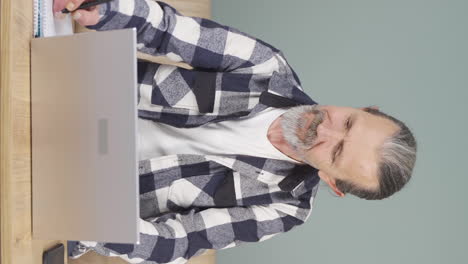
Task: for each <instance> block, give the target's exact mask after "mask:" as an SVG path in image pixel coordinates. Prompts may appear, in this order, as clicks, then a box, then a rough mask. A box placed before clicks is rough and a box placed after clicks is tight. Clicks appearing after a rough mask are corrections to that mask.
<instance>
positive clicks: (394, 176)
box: [54, 0, 416, 263]
mask: <svg viewBox="0 0 468 264" xmlns="http://www.w3.org/2000/svg"><path fill="white" fill-rule="evenodd" d="M82 2H83V0H73V1H72V3H74V6H68V9H70V10H75V9H76V7H77V6H79V5H80V4H81V3H82ZM65 4H66V3H65V1H58V0H56V1H55V6H54V11H58V10H61V9H62V8H63V7H64V6H65ZM72 14H73V16H74V17H75V19H76V20H77V22H78V23H80V24H81V25H84V26H87V27H88V28H90V29H95V30H99V31H101V30H113V29H121V28H130V27H135V28H136V29H137V42H138V50H139V51H141V52H144V53H148V54H151V55H165V56H167V57H168V58H169V59H171V60H173V61H176V62H180V61H182V62H185V63H188V64H190V65H191V66H193V67H194V70H186V69H182V68H177V67H174V66H169V65H159V64H155V63H149V62H143V61H139V62H138V116H139V123H138V129H139V131H138V132H139V146H138V151H139V155H140V163H139V164H140V201H141V203H140V207H141V212H140V216H141V218H140V228H141V234H140V235H141V243H140V244H118V243H101V242H93V241H79V244H78V245H76V247H75V248H74V249H75V251H74V252H73V254H72V255H73V257H74V258H77V257H79V256H80V255H82V254H84V253H85V252H87V251H89V250H94V251H96V252H97V253H99V254H102V255H106V256H119V257H121V258H123V259H125V260H127V261H129V262H132V263H140V262H145V263H185V262H186V261H187V260H188V259H189V258H191V257H193V256H197V255H200V254H202V253H203V252H204V251H206V249H210V248H211V249H218V250H220V249H225V248H230V247H234V246H238V245H240V244H242V243H244V242H260V241H264V240H266V239H269V238H271V237H273V236H275V235H277V234H280V233H283V232H287V231H289V230H291V229H292V228H294V227H296V226H298V225H301V224H303V223H304V222H305V221H306V220H307V219H308V218H309V216H310V214H311V210H312V202H313V199H314V197H315V195H316V192H317V190H318V183H319V180H323V181H324V182H326V183H327V184H328V185H329V186H330V188H332V189H333V190H334V191H335V193H336V194H337V195H339V196H340V197H343V196H344V195H345V194H346V193H351V194H354V195H356V196H358V197H361V198H364V199H384V198H386V197H388V196H390V195H392V194H393V193H395V192H397V191H398V190H400V189H401V188H402V187H403V186H404V185H405V184H406V182H408V180H409V179H410V177H411V173H412V169H413V166H414V163H415V155H416V142H415V139H414V138H413V135H412V134H411V132H410V131H409V130H408V128H407V127H406V126H405V125H404V124H403V123H402V122H400V121H398V120H396V119H394V118H393V117H391V116H388V115H386V114H384V113H382V112H380V111H379V110H378V109H377V108H375V107H372V108H359V109H356V108H349V107H337V106H322V105H317V104H316V103H315V102H314V101H313V100H312V99H311V98H310V97H309V96H308V95H306V94H305V93H304V91H303V89H302V87H301V84H300V81H299V79H298V77H297V75H296V74H295V72H294V71H293V70H292V68H291V67H290V65H289V64H288V63H287V61H286V59H285V57H284V54H283V53H282V52H281V51H280V50H278V49H276V48H274V47H272V46H271V45H269V44H267V43H265V42H263V41H261V40H259V39H256V38H254V37H252V36H249V35H247V34H245V33H242V32H240V31H238V30H236V29H234V28H230V27H227V26H223V25H220V24H218V23H216V22H214V21H211V20H208V19H202V18H197V17H187V16H183V15H182V14H180V13H178V12H177V11H176V10H175V9H174V8H173V7H171V6H170V5H168V4H165V3H163V2H157V1H153V0H136V1H129V0H127V1H124V0H121V1H113V2H111V3H106V4H103V5H100V6H98V7H95V8H90V9H88V10H79V11H74V12H73V13H72Z"/></svg>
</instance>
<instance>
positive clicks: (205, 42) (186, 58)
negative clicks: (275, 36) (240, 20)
mask: <svg viewBox="0 0 468 264" xmlns="http://www.w3.org/2000/svg"><path fill="white" fill-rule="evenodd" d="M99 14H100V19H99V22H98V23H97V24H95V25H91V26H87V28H89V29H94V30H98V31H101V30H114V29H123V28H132V27H135V28H136V30H137V49H138V51H140V52H143V53H146V54H149V55H154V56H166V57H167V58H169V59H170V60H172V61H175V62H185V63H187V64H189V65H191V66H192V67H194V68H199V69H207V70H210V71H216V72H240V73H253V74H267V75H271V73H272V72H273V71H279V69H278V68H279V67H282V66H283V67H284V66H287V65H284V64H282V60H281V59H279V58H278V56H282V53H281V51H280V50H278V49H276V48H275V47H273V46H271V45H269V44H268V43H265V42H264V41H261V40H259V39H257V38H255V37H252V36H250V35H248V34H246V33H243V32H241V31H239V30H237V29H235V28H233V27H229V26H225V25H221V24H219V23H217V22H215V21H212V20H210V19H205V18H200V17H190V16H184V15H182V14H181V13H179V12H178V11H177V10H176V9H175V8H174V7H172V6H170V5H169V4H167V3H164V2H161V1H154V0H115V1H111V2H109V3H105V4H101V5H100V6H99Z"/></svg>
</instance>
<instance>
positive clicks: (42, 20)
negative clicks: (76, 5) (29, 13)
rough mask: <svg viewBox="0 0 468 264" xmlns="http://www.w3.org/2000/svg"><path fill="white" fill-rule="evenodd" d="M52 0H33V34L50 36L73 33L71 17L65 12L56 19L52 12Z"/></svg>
mask: <svg viewBox="0 0 468 264" xmlns="http://www.w3.org/2000/svg"><path fill="white" fill-rule="evenodd" d="M53 6H54V0H34V36H35V37H52V36H63V35H73V19H72V17H71V14H70V13H68V14H66V16H65V18H63V19H56V18H55V17H54V12H53Z"/></svg>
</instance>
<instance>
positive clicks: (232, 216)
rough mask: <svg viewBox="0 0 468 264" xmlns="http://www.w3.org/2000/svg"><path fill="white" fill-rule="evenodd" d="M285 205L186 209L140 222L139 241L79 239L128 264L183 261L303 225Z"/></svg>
mask: <svg viewBox="0 0 468 264" xmlns="http://www.w3.org/2000/svg"><path fill="white" fill-rule="evenodd" d="M296 209H297V207H296V206H293V205H287V204H270V205H261V206H259V205H254V206H249V207H228V208H207V209H203V210H201V211H198V210H199V209H190V210H187V211H184V212H170V213H167V214H164V215H162V216H160V217H155V218H153V219H147V220H143V219H141V218H140V220H139V221H140V222H139V224H140V243H139V244H121V243H101V242H91V241H80V243H81V244H82V245H85V246H86V247H89V248H91V249H92V250H94V251H96V252H97V253H98V254H101V255H105V256H118V257H120V258H122V259H124V260H126V261H128V262H130V263H140V262H142V261H147V262H144V263H178V264H181V263H185V262H187V261H188V259H190V258H191V257H193V256H197V255H200V254H202V253H203V252H204V251H206V250H207V249H217V250H221V249H226V248H231V247H234V246H238V245H240V244H243V243H247V242H261V241H265V240H267V239H270V238H272V237H273V236H275V235H278V234H279V233H283V232H287V231H289V230H290V229H292V228H293V227H295V226H297V225H300V224H302V223H303V221H301V220H300V219H298V218H296V217H294V216H292V215H291V212H294V211H295V210H296Z"/></svg>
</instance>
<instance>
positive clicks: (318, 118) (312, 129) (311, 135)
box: [302, 109, 325, 149]
mask: <svg viewBox="0 0 468 264" xmlns="http://www.w3.org/2000/svg"><path fill="white" fill-rule="evenodd" d="M308 112H309V113H312V114H314V119H313V120H312V122H311V124H310V126H309V128H308V129H307V131H306V133H305V136H304V139H303V140H302V142H303V143H304V145H305V146H306V149H310V148H312V147H313V146H314V143H315V140H316V138H317V128H318V126H319V125H320V124H321V123H322V122H323V119H324V116H325V113H324V111H323V110H319V109H314V110H312V111H308ZM303 123H304V124H305V122H303Z"/></svg>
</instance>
